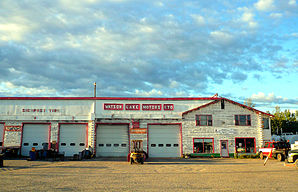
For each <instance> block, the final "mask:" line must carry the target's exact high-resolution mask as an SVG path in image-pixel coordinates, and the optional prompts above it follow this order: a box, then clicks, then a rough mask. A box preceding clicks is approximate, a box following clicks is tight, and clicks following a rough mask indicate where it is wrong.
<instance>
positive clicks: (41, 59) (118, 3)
mask: <svg viewBox="0 0 298 192" xmlns="http://www.w3.org/2000/svg"><path fill="white" fill-rule="evenodd" d="M93 82H97V91H98V92H97V95H98V96H120V97H122V96H126V97H209V96H212V95H214V94H215V93H218V94H219V96H222V97H227V98H229V99H232V100H235V101H238V102H240V103H243V101H244V100H245V99H247V98H252V100H253V102H254V103H255V104H256V108H257V109H260V110H264V111H267V110H269V111H273V110H274V107H275V106H276V105H279V106H281V107H282V109H286V108H288V109H291V110H296V109H297V110H298V2H296V0H259V1H258V0H254V1H253V0H241V1H239V0H219V1H217V0H212V1H209V0H206V1H204V0H202V1H197V0H192V1H190V0H183V1H181V0H177V1H176V0H168V1H153V0H150V1H134V0H51V1H36V0H17V1H12V0H1V1H0V96H2V97H7V96H30V97H32V96H59V97H64V96H66V97H68V96H93Z"/></svg>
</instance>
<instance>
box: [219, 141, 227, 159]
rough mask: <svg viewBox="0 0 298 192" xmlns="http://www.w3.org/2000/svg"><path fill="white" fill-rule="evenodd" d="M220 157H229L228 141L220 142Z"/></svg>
mask: <svg viewBox="0 0 298 192" xmlns="http://www.w3.org/2000/svg"><path fill="white" fill-rule="evenodd" d="M220 156H221V157H229V146H228V140H220Z"/></svg>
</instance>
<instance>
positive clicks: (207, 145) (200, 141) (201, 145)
mask: <svg viewBox="0 0 298 192" xmlns="http://www.w3.org/2000/svg"><path fill="white" fill-rule="evenodd" d="M213 145H214V139H213V138H195V139H194V140H193V152H194V153H213V152H214V147H213Z"/></svg>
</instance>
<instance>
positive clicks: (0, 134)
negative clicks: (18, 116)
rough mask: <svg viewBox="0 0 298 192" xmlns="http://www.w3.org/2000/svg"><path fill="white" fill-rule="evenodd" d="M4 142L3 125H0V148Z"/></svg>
mask: <svg viewBox="0 0 298 192" xmlns="http://www.w3.org/2000/svg"><path fill="white" fill-rule="evenodd" d="M3 141H4V124H2V123H1V124H0V147H1V146H2V145H3Z"/></svg>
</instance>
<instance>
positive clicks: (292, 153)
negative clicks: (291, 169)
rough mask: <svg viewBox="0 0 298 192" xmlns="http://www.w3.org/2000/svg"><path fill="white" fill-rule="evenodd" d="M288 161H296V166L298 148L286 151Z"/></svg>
mask: <svg viewBox="0 0 298 192" xmlns="http://www.w3.org/2000/svg"><path fill="white" fill-rule="evenodd" d="M296 161H297V162H296ZM288 162H289V163H294V162H296V166H297V163H298V149H296V150H291V151H289V153H288Z"/></svg>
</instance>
